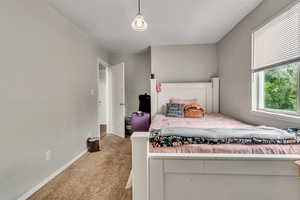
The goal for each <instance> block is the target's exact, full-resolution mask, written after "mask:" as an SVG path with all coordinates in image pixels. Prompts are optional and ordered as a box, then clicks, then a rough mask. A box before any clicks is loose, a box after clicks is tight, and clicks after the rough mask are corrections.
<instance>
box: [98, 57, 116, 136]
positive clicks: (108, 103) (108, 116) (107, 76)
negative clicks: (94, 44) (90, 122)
mask: <svg viewBox="0 0 300 200" xmlns="http://www.w3.org/2000/svg"><path fill="white" fill-rule="evenodd" d="M100 64H101V65H103V66H104V67H105V83H106V84H105V98H106V116H105V118H106V127H107V130H106V132H108V133H109V132H110V131H111V126H112V125H111V108H112V105H111V95H112V94H111V92H110V91H111V90H110V88H111V71H110V68H109V64H108V63H107V62H105V61H104V60H103V59H101V58H97V130H100V122H99V108H98V107H99V79H100V77H99V73H100V70H99V65H100Z"/></svg>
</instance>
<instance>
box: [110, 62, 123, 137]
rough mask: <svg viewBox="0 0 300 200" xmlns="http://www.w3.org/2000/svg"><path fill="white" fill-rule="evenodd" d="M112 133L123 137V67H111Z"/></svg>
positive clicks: (120, 65)
mask: <svg viewBox="0 0 300 200" xmlns="http://www.w3.org/2000/svg"><path fill="white" fill-rule="evenodd" d="M111 88H112V118H111V120H112V127H111V130H112V133H113V134H115V135H118V136H121V137H125V66H124V63H121V64H118V65H113V66H111Z"/></svg>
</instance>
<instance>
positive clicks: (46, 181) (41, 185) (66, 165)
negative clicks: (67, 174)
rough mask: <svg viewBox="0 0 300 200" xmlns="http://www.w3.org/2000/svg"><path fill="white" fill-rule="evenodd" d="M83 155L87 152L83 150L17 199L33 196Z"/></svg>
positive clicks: (23, 199) (24, 199)
mask: <svg viewBox="0 0 300 200" xmlns="http://www.w3.org/2000/svg"><path fill="white" fill-rule="evenodd" d="M85 153H87V150H84V151H83V152H81V153H80V154H78V155H77V156H76V157H74V158H73V159H72V160H70V161H69V162H68V163H66V164H65V165H63V166H62V167H61V168H59V169H57V170H56V171H55V172H54V173H52V174H51V175H50V176H48V177H46V178H45V179H44V180H43V181H42V182H40V183H39V184H37V185H36V186H34V187H33V188H32V189H30V190H28V191H27V192H25V193H24V194H23V195H22V196H21V197H19V198H18V200H26V199H28V198H29V197H30V196H31V195H33V194H34V193H35V192H36V191H38V190H39V189H41V188H42V187H43V186H44V185H46V184H47V183H48V182H49V181H51V180H52V179H54V178H55V177H56V176H57V175H58V174H60V173H61V172H63V171H64V170H65V169H67V168H68V167H69V166H70V165H72V164H73V163H74V162H75V161H77V160H78V159H79V158H81V157H82V156H83V155H84V154H85Z"/></svg>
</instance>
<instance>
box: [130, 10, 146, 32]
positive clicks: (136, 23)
mask: <svg viewBox="0 0 300 200" xmlns="http://www.w3.org/2000/svg"><path fill="white" fill-rule="evenodd" d="M131 27H132V28H133V30H135V31H138V32H142V31H145V30H147V28H148V24H147V22H146V21H145V19H144V17H143V16H142V15H140V14H138V15H137V16H136V17H135V18H134V20H133V21H132V23H131Z"/></svg>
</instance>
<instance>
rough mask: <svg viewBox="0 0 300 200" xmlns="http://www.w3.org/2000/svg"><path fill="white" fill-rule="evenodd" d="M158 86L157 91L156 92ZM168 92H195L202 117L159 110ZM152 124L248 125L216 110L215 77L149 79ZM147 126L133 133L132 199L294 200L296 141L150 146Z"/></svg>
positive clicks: (297, 195) (297, 193)
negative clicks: (198, 80) (169, 115)
mask: <svg viewBox="0 0 300 200" xmlns="http://www.w3.org/2000/svg"><path fill="white" fill-rule="evenodd" d="M157 91H160V92H157ZM170 98H186V99H192V98H196V99H198V100H199V102H201V103H202V105H203V106H204V107H205V109H206V111H207V114H206V116H205V118H204V119H188V120H187V119H180V120H179V119H172V118H167V117H165V116H164V115H161V114H160V113H163V112H164V110H165V104H166V103H167V102H168V101H169V99H170ZM151 102H152V105H151V109H152V115H153V116H152V117H153V118H152V124H151V128H154V129H156V128H157V129H159V128H164V127H172V126H185V127H186V126H191V127H195V126H201V127H206V128H215V127H220V128H226V127H229V128H234V127H236V128H239V127H250V126H251V125H249V124H245V123H243V122H240V121H238V120H235V119H232V118H230V117H228V116H224V115H221V114H219V78H213V79H212V81H211V82H205V83H165V84H161V85H160V86H159V90H158V89H157V83H156V80H155V79H152V80H151ZM149 135H150V133H149V132H143V133H134V134H133V136H132V154H133V157H132V162H133V163H132V170H133V199H134V200H171V199H172V200H179V199H189V200H196V199H197V200H198V199H210V200H217V199H218V200H219V199H223V200H227V199H228V200H229V199H230V200H241V199H243V200H248V199H249V200H250V199H251V200H253V199H258V200H265V199H272V200H281V199H290V200H299V199H300V180H299V179H298V168H297V165H296V164H295V163H298V162H297V161H298V160H300V155H299V152H300V145H269V144H268V145H256V146H255V145H251V146H249V145H247V146H246V145H237V144H235V145H226V144H225V145H218V146H216V145H205V144H201V145H183V146H178V147H166V148H153V147H152V145H151V144H150V143H149Z"/></svg>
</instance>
